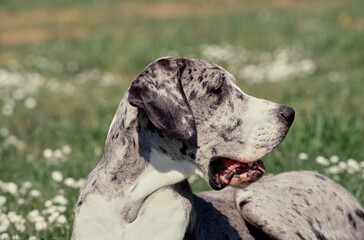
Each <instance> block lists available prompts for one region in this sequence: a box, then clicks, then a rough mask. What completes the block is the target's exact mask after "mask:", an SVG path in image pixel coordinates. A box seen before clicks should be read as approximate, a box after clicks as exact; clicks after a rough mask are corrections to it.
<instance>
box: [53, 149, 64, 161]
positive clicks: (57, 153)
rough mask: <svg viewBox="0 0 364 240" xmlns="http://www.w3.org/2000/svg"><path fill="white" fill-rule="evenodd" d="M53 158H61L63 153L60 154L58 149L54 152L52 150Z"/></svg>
mask: <svg viewBox="0 0 364 240" xmlns="http://www.w3.org/2000/svg"><path fill="white" fill-rule="evenodd" d="M53 157H55V158H58V159H59V158H62V157H63V153H62V151H61V150H59V149H56V150H54V152H53Z"/></svg>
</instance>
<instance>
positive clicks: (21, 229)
mask: <svg viewBox="0 0 364 240" xmlns="http://www.w3.org/2000/svg"><path fill="white" fill-rule="evenodd" d="M14 226H15V229H16V230H18V231H19V232H25V229H26V227H25V225H24V224H23V223H16V224H15V225H14Z"/></svg>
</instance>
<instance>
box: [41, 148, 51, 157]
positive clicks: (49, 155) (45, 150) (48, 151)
mask: <svg viewBox="0 0 364 240" xmlns="http://www.w3.org/2000/svg"><path fill="white" fill-rule="evenodd" d="M52 156H53V150H52V149H50V148H46V149H44V151H43V157H44V158H46V159H51V158H52Z"/></svg>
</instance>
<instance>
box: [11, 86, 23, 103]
mask: <svg viewBox="0 0 364 240" xmlns="http://www.w3.org/2000/svg"><path fill="white" fill-rule="evenodd" d="M24 97H25V92H24V90H23V89H21V88H18V89H15V90H14V92H13V98H14V99H15V100H18V101H19V100H22V99H23V98H24Z"/></svg>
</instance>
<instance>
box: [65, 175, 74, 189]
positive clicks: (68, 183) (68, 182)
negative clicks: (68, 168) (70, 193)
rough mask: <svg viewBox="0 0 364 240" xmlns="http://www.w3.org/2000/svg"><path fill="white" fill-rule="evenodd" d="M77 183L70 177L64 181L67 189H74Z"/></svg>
mask: <svg viewBox="0 0 364 240" xmlns="http://www.w3.org/2000/svg"><path fill="white" fill-rule="evenodd" d="M75 183H76V181H75V180H74V179H73V178H71V177H68V178H66V179H65V180H64V184H65V185H66V186H67V187H74V186H75Z"/></svg>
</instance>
